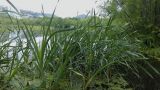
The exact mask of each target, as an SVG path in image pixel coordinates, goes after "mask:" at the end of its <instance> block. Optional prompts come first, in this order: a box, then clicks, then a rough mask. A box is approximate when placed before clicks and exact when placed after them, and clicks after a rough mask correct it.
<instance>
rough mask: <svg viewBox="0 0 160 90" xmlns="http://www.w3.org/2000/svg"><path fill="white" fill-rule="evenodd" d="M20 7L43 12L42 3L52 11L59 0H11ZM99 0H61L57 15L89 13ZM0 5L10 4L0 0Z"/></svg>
mask: <svg viewBox="0 0 160 90" xmlns="http://www.w3.org/2000/svg"><path fill="white" fill-rule="evenodd" d="M10 1H11V2H12V3H13V4H14V5H15V6H16V7H17V8H18V9H24V10H31V11H36V12H41V10H42V5H43V7H44V11H45V12H46V13H52V11H53V10H54V7H55V5H56V3H57V0H10ZM96 1H97V0H60V2H59V3H58V7H57V9H56V13H55V15H57V16H60V17H73V16H76V15H77V12H78V14H83V13H87V12H88V11H89V10H91V9H92V8H95V9H96V7H97V5H98V4H97V3H96ZM0 5H4V6H10V5H9V4H8V3H7V2H6V0H0Z"/></svg>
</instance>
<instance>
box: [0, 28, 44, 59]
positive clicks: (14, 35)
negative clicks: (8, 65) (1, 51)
mask: <svg viewBox="0 0 160 90" xmlns="http://www.w3.org/2000/svg"><path fill="white" fill-rule="evenodd" d="M42 39H43V37H42V36H37V37H35V40H36V43H37V45H38V46H39V47H40V45H41V43H42ZM27 44H28V42H27V39H26V38H25V35H24V33H23V32H22V31H19V32H11V33H9V35H8V39H7V40H6V41H4V42H0V47H2V46H4V45H5V46H7V47H8V48H7V56H8V57H12V56H13V52H14V50H19V51H18V53H17V58H18V59H21V57H22V54H23V53H22V51H21V50H22V49H24V48H25V47H27ZM30 55H31V53H30Z"/></svg>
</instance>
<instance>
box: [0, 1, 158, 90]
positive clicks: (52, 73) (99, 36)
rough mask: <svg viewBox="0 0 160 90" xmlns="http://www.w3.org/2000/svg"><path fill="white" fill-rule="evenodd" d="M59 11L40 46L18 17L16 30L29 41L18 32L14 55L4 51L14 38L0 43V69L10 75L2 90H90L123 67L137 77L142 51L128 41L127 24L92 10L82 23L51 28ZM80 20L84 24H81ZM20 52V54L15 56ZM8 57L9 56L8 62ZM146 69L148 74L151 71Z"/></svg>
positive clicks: (119, 71)
mask: <svg viewBox="0 0 160 90" xmlns="http://www.w3.org/2000/svg"><path fill="white" fill-rule="evenodd" d="M10 3H11V2H10ZM11 5H12V6H13V4H11ZM14 8H15V6H14ZM16 10H17V9H16ZM55 10H56V9H55ZM55 10H54V11H53V14H52V17H51V18H50V20H49V22H46V23H48V26H42V27H41V28H42V30H40V31H42V32H43V33H42V35H41V36H42V42H41V43H40V45H39V43H38V42H37V41H36V36H35V34H34V30H33V28H32V26H30V25H27V24H25V22H23V21H19V20H18V19H17V21H16V25H17V26H16V28H14V29H15V30H19V31H20V30H21V31H22V32H23V33H24V35H25V39H26V42H25V43H27V44H26V45H25V46H23V45H21V44H22V42H23V40H22V38H21V37H20V36H19V34H18V35H17V37H16V39H15V40H16V41H17V43H18V44H17V45H16V46H13V47H12V49H11V50H13V53H12V54H13V55H11V57H10V58H9V57H8V55H6V54H5V53H6V52H7V50H9V47H11V42H12V40H11V41H10V42H9V43H7V44H5V45H3V46H0V51H1V53H0V59H1V63H0V65H1V66H2V64H5V65H6V66H5V67H4V66H3V67H1V71H0V73H6V77H7V82H8V83H7V85H8V86H3V87H2V88H10V89H34V88H36V89H44V90H46V89H49V90H64V89H69V90H77V89H80V90H86V89H91V87H92V86H94V84H95V83H96V80H97V81H98V80H104V82H107V83H109V80H110V78H111V77H112V76H113V75H114V74H117V73H118V74H120V73H121V72H122V71H125V70H130V71H131V72H133V73H134V74H135V75H138V72H139V71H138V69H137V66H138V65H136V64H137V63H136V60H137V59H139V58H143V55H141V54H140V53H139V52H138V49H139V46H138V43H137V42H133V41H132V40H133V39H132V40H131V39H130V37H129V35H128V34H127V33H126V32H125V29H124V27H116V26H115V25H112V21H113V20H114V19H113V18H112V17H111V18H110V19H108V21H104V20H105V19H104V20H103V19H98V18H97V16H96V14H95V12H94V11H93V14H92V16H91V18H90V19H89V20H88V21H86V22H83V26H80V27H76V28H74V29H66V30H55V29H53V30H52V29H51V28H50V27H51V23H52V20H54V13H55ZM11 19H12V18H11ZM44 19H45V18H44ZM78 24H79V25H82V24H81V22H79V23H78ZM12 29H13V28H12ZM19 52H21V57H20V58H18V57H17V53H19ZM30 57H31V58H30ZM8 58H9V59H10V60H6V59H8ZM119 68H120V70H119ZM124 68H125V69H124ZM142 68H143V67H142ZM3 69H4V70H3ZM121 69H122V70H121ZM143 69H144V68H143ZM144 71H146V73H148V74H149V75H150V73H149V72H148V71H147V70H145V69H144ZM155 71H156V70H155ZM157 73H158V71H157Z"/></svg>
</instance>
